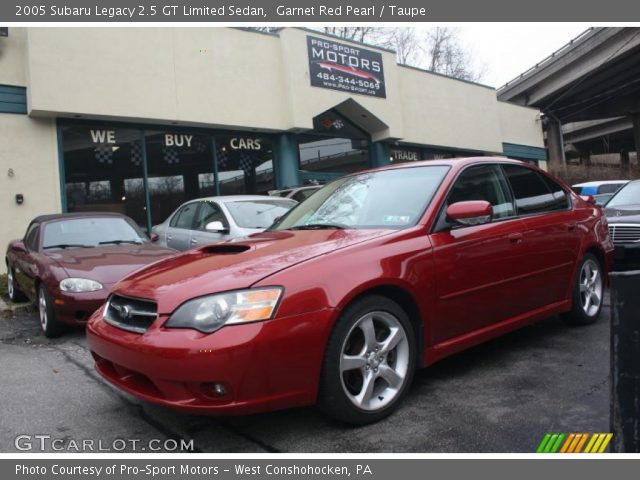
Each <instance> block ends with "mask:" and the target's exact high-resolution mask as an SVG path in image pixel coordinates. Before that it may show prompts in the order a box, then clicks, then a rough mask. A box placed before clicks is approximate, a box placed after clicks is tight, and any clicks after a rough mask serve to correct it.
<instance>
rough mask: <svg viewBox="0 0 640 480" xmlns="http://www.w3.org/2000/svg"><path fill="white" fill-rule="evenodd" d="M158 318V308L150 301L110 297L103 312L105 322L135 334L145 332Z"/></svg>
mask: <svg viewBox="0 0 640 480" xmlns="http://www.w3.org/2000/svg"><path fill="white" fill-rule="evenodd" d="M157 316H158V306H157V305H156V303H155V302H153V301H150V300H141V299H137V298H129V297H123V296H121V295H115V294H114V295H111V297H110V298H109V301H108V302H107V308H106V309H105V311H104V317H103V318H104V320H105V322H107V323H109V324H111V325H113V326H114V327H118V328H121V329H122V330H128V331H130V332H135V333H144V332H146V331H147V330H148V329H149V327H150V326H151V324H152V323H153V322H154V320H155V319H156V318H157Z"/></svg>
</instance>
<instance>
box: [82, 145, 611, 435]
mask: <svg viewBox="0 0 640 480" xmlns="http://www.w3.org/2000/svg"><path fill="white" fill-rule="evenodd" d="M612 252H613V245H612V242H611V240H610V238H609V231H608V228H607V222H606V219H605V218H604V216H603V213H602V211H601V209H600V208H599V207H597V206H595V205H594V204H593V201H592V199H590V198H581V197H579V196H578V195H577V194H575V193H573V192H572V191H571V190H570V189H569V187H567V186H566V185H563V184H561V183H560V182H559V181H558V180H556V179H554V178H552V177H551V176H549V175H548V174H546V173H545V172H543V171H541V170H539V169H537V168H536V167H534V166H530V165H527V164H524V163H522V162H518V161H511V160H506V159H500V158H490V157H483V158H470V159H456V160H445V161H429V162H415V163H411V164H403V165H399V166H390V167H385V168H381V169H377V170H371V171H367V172H361V173H356V174H352V175H349V176H345V177H342V178H340V179H338V180H335V181H334V182H332V183H330V184H328V185H327V186H325V187H324V188H322V189H321V190H319V191H318V192H316V193H315V194H314V195H313V196H311V197H310V198H308V199H307V200H305V201H304V202H303V203H301V204H300V205H298V206H297V207H295V208H294V209H292V210H291V211H290V212H289V213H288V214H286V215H285V216H284V217H283V218H281V219H280V220H279V221H278V222H277V223H276V224H274V225H273V226H272V227H271V228H270V229H268V230H267V231H265V232H263V233H257V234H255V235H252V236H251V237H248V238H244V239H236V240H231V241H228V242H224V243H218V244H213V245H208V246H203V247H201V248H198V249H195V250H192V251H189V252H185V253H183V254H180V255H178V256H176V257H173V258H171V259H167V260H164V261H160V262H158V263H156V264H154V265H152V266H150V267H148V268H144V269H142V270H140V271H138V272H135V273H134V274H132V275H130V276H129V277H127V278H125V279H124V280H123V281H121V282H120V283H119V284H118V285H117V286H116V287H115V288H114V291H113V294H112V295H111V297H110V298H109V300H108V301H107V303H106V304H105V305H104V306H103V307H102V308H100V309H99V310H98V311H97V312H96V313H95V314H94V315H93V316H92V318H91V319H90V321H89V324H88V328H87V335H88V340H89V345H90V347H91V350H92V352H93V355H94V358H95V361H96V368H97V369H98V371H99V372H100V373H101V374H102V375H103V376H104V377H105V378H106V379H107V380H108V381H109V382H111V383H113V384H114V385H116V386H118V387H119V388H121V389H122V390H125V391H127V392H130V393H132V394H134V395H137V396H138V397H140V398H142V399H145V400H148V401H150V402H154V403H157V404H160V405H165V406H169V407H174V408H178V409H181V410H185V411H190V412H197V413H206V414H218V413H219V414H223V413H224V414H243V413H252V412H259V411H267V410H273V409H278V408H285V407H293V406H301V405H310V404H314V403H317V404H318V405H319V406H320V407H321V409H322V410H323V411H324V412H326V413H327V414H329V415H330V416H332V417H334V418H337V419H339V420H342V421H345V422H350V423H354V424H364V423H368V422H373V421H376V420H378V419H380V418H383V417H384V416H386V415H388V414H389V413H390V412H391V411H393V409H394V408H396V407H397V406H398V404H399V403H400V401H401V399H402V398H403V396H404V395H405V394H406V392H407V390H408V388H409V385H410V383H411V380H412V376H413V373H414V371H415V369H416V368H419V367H424V366H427V365H430V364H432V363H433V362H435V361H437V360H439V359H441V358H443V357H445V356H447V355H451V354H453V353H455V352H458V351H460V350H462V349H464V348H467V347H470V346H472V345H475V344H478V343H480V342H483V341H485V340H488V339H490V338H492V337H495V336H497V335H500V334H503V333H505V332H508V331H510V330H513V329H515V328H518V327H521V326H523V325H526V324H529V323H531V322H533V321H535V320H538V319H542V318H545V317H548V316H550V315H553V314H557V313H561V314H563V315H564V317H565V318H566V319H567V320H568V321H570V322H572V323H577V324H588V323H591V322H594V321H595V320H596V319H597V318H598V316H599V314H600V310H601V307H602V298H603V289H604V286H605V278H606V277H605V273H606V272H607V270H608V268H609V265H610V263H611V261H612Z"/></svg>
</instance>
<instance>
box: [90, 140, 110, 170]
mask: <svg viewBox="0 0 640 480" xmlns="http://www.w3.org/2000/svg"><path fill="white" fill-rule="evenodd" d="M94 154H95V157H96V161H97V162H98V163H103V164H105V163H106V164H108V165H111V164H112V163H113V146H112V145H107V144H105V145H98V146H97V147H96V148H95V150H94Z"/></svg>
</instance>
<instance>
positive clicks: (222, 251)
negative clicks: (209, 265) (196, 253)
mask: <svg viewBox="0 0 640 480" xmlns="http://www.w3.org/2000/svg"><path fill="white" fill-rule="evenodd" d="M250 249H251V247H250V246H249V245H242V244H233V243H221V244H219V245H207V246H206V247H202V248H201V249H200V251H201V252H202V253H209V254H213V255H236V254H238V253H242V252H246V251H247V250H250Z"/></svg>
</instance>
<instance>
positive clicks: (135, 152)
mask: <svg viewBox="0 0 640 480" xmlns="http://www.w3.org/2000/svg"><path fill="white" fill-rule="evenodd" d="M131 163H133V164H134V165H135V166H136V167H139V166H140V165H142V142H141V141H140V140H136V141H135V142H132V143H131Z"/></svg>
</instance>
